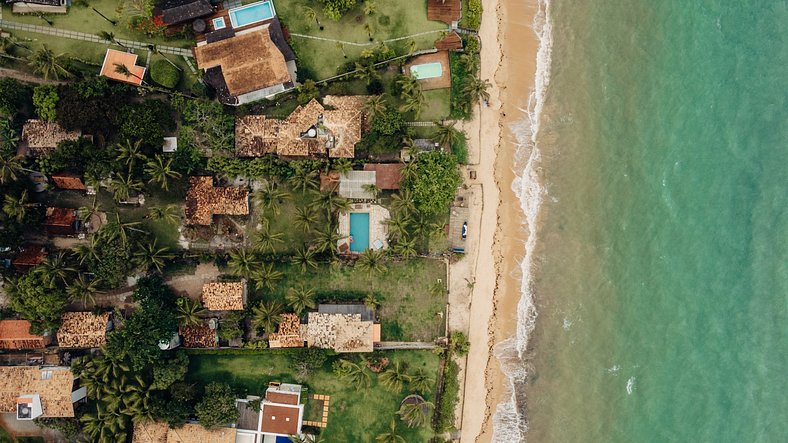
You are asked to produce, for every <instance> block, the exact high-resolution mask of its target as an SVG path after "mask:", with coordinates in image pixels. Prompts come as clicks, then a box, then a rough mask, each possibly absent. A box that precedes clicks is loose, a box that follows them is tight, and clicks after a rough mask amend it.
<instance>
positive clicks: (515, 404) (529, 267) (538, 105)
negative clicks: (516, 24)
mask: <svg viewBox="0 0 788 443" xmlns="http://www.w3.org/2000/svg"><path fill="white" fill-rule="evenodd" d="M533 29H534V32H535V33H536V35H537V38H538V39H539V49H538V51H537V60H536V79H535V81H534V88H533V90H532V92H531V94H530V96H529V98H528V107H527V108H526V109H523V111H524V113H525V116H524V118H523V119H522V120H521V121H520V122H518V123H517V124H515V125H512V127H510V128H509V129H510V130H511V131H512V133H513V134H514V136H515V138H516V140H517V145H518V146H517V163H516V164H517V167H518V169H519V170H518V171H516V172H517V178H515V180H514V182H513V183H512V189H513V190H514V192H515V194H516V195H517V197H518V198H519V200H520V206H521V208H522V210H523V214H524V216H525V217H524V223H523V225H524V227H525V229H526V234H527V235H528V237H527V240H526V242H525V256H524V257H523V259H522V261H521V262H520V270H521V275H522V286H521V287H522V296H521V297H520V301H519V302H518V304H517V318H518V321H517V332H516V335H515V336H514V337H512V338H509V339H507V340H504V341H502V342H500V343H498V344H496V346H495V349H494V352H495V357H496V359H497V360H498V362H499V364H500V365H501V369H502V371H503V372H504V374H506V376H507V380H508V386H507V388H508V391H507V397H506V400H504V401H503V402H501V403H500V404H498V406H497V407H496V411H495V416H494V417H493V437H492V441H493V442H507V443H511V442H518V441H525V434H526V432H527V430H528V421H527V417H526V416H525V411H524V409H523V405H524V400H525V395H524V393H523V391H522V386H523V384H524V383H525V381H526V377H527V375H528V372H529V371H528V367H527V365H526V363H525V361H524V359H523V357H524V354H525V352H526V349H527V348H528V337H529V335H530V333H531V331H532V330H533V328H534V322H535V321H536V316H537V312H536V307H535V305H534V300H533V293H532V287H531V281H532V280H531V275H532V272H533V261H534V251H535V249H536V238H537V236H536V233H537V232H536V231H537V218H538V216H539V208H540V207H541V204H542V199H543V196H544V194H545V190H544V187H543V185H542V183H541V181H540V180H539V174H538V168H539V166H540V152H539V149H538V145H537V139H538V136H539V126H540V117H541V113H542V108H543V107H544V102H545V96H546V94H547V88H548V85H549V83H550V67H551V66H550V65H551V63H552V48H553V35H552V23H551V17H550V2H549V0H538V7H537V14H536V15H535V17H534V23H533Z"/></svg>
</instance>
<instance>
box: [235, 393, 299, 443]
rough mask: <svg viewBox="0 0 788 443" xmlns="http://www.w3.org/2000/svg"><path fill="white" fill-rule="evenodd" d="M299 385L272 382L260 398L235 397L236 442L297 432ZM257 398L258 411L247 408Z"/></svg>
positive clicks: (249, 442) (270, 439) (260, 442)
mask: <svg viewBox="0 0 788 443" xmlns="http://www.w3.org/2000/svg"><path fill="white" fill-rule="evenodd" d="M301 389H302V388H301V385H294V384H287V383H281V384H279V383H272V384H271V385H269V386H268V389H266V391H265V397H263V398H262V399H261V398H260V397H257V396H248V397H247V398H245V399H239V400H236V402H235V404H236V406H237V407H238V412H239V417H238V424H237V425H236V429H237V440H236V441H237V442H238V443H267V442H273V441H279V439H278V437H283V438H287V437H290V436H292V435H297V436H300V435H301V427H302V425H303V422H304V405H303V404H302V403H301ZM254 400H261V401H260V410H259V411H255V410H254V409H252V408H251V407H249V402H250V401H254Z"/></svg>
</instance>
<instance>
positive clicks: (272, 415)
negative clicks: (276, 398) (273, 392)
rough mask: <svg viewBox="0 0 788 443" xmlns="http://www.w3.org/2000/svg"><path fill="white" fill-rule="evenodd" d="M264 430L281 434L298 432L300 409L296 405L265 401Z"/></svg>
mask: <svg viewBox="0 0 788 443" xmlns="http://www.w3.org/2000/svg"><path fill="white" fill-rule="evenodd" d="M262 408H263V410H262V413H263V425H262V427H261V430H262V431H263V432H270V433H272V434H280V435H296V434H298V431H299V429H298V415H299V409H298V408H297V407H294V406H279V405H275V404H271V403H263V405H262Z"/></svg>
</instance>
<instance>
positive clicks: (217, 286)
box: [202, 281, 246, 311]
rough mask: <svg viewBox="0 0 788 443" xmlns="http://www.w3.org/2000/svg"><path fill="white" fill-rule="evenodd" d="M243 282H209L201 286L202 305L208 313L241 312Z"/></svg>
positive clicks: (242, 307)
mask: <svg viewBox="0 0 788 443" xmlns="http://www.w3.org/2000/svg"><path fill="white" fill-rule="evenodd" d="M245 293H246V283H245V282H240V281H238V282H211V283H205V284H204V285H202V304H203V306H204V307H205V309H208V310H210V311H243V309H244V298H245V297H244V295H245Z"/></svg>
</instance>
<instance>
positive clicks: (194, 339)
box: [179, 324, 219, 348]
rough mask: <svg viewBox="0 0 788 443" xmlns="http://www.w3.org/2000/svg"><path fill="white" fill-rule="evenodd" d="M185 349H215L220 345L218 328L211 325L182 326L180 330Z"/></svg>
mask: <svg viewBox="0 0 788 443" xmlns="http://www.w3.org/2000/svg"><path fill="white" fill-rule="evenodd" d="M179 333H180V335H181V337H183V347H184V348H215V347H216V344H217V343H219V337H218V336H217V335H216V328H212V327H211V326H210V325H207V324H201V325H192V326H182V327H181V328H180V330H179Z"/></svg>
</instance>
